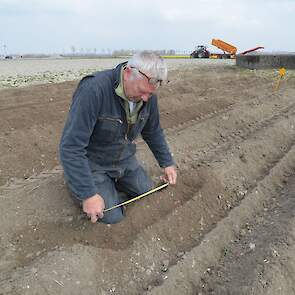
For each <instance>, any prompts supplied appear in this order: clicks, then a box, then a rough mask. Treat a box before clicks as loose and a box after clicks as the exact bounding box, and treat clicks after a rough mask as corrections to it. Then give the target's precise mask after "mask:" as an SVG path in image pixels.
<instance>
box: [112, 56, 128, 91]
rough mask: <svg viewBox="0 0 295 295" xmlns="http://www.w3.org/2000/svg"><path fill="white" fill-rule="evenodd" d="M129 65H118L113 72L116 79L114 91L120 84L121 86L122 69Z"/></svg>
mask: <svg viewBox="0 0 295 295" xmlns="http://www.w3.org/2000/svg"><path fill="white" fill-rule="evenodd" d="M126 65H127V61H125V62H123V63H121V64H118V65H117V66H116V67H115V68H114V70H113V77H114V85H113V86H114V89H116V88H117V87H118V86H119V84H120V80H121V69H122V67H125V66H126Z"/></svg>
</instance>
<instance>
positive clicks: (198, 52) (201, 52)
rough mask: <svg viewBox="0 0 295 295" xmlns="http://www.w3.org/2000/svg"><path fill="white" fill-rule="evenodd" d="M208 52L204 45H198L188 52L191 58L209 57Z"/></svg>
mask: <svg viewBox="0 0 295 295" xmlns="http://www.w3.org/2000/svg"><path fill="white" fill-rule="evenodd" d="M209 56H210V52H209V51H208V49H207V47H206V46H205V45H198V46H197V47H196V49H195V50H194V51H193V52H192V53H191V54H190V57H191V58H209Z"/></svg>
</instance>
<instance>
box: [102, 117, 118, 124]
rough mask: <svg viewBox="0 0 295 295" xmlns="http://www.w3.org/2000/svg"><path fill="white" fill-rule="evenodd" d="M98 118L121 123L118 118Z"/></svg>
mask: <svg viewBox="0 0 295 295" xmlns="http://www.w3.org/2000/svg"><path fill="white" fill-rule="evenodd" d="M98 119H99V120H107V121H112V122H119V123H120V124H123V121H122V120H121V119H118V118H110V117H98Z"/></svg>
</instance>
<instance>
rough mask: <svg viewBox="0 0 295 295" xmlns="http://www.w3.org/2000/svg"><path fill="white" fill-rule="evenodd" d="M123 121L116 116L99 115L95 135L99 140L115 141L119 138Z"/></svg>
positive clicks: (103, 141)
mask: <svg viewBox="0 0 295 295" xmlns="http://www.w3.org/2000/svg"><path fill="white" fill-rule="evenodd" d="M122 126H123V121H122V120H121V119H120V118H116V117H109V116H108V117H98V118H97V124H96V127H95V132H94V136H95V138H96V140H97V141H98V142H101V143H113V142H115V141H117V140H118V139H119V134H120V130H121V129H122Z"/></svg>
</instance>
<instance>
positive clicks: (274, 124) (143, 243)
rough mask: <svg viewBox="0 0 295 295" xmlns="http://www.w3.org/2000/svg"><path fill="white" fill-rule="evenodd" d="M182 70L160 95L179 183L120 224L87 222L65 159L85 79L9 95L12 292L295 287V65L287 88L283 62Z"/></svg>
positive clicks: (4, 156) (1, 194) (1, 97)
mask: <svg viewBox="0 0 295 295" xmlns="http://www.w3.org/2000/svg"><path fill="white" fill-rule="evenodd" d="M179 65H180V66H177V63H176V61H173V62H170V63H169V67H170V69H171V77H170V78H171V83H170V85H169V86H165V87H163V88H161V89H160V90H159V105H160V112H161V123H162V127H163V128H164V129H165V133H166V136H167V140H168V142H169V144H170V146H171V149H172V151H173V154H174V156H175V158H176V161H177V163H178V166H179V167H178V170H179V179H178V183H177V185H176V186H174V187H172V186H170V187H168V188H167V189H166V190H163V191H161V192H159V193H156V194H154V195H152V196H150V197H147V198H145V199H143V200H140V201H138V202H136V203H134V204H132V205H130V206H128V208H127V217H126V218H125V219H124V220H123V222H121V223H120V224H117V225H112V226H107V225H103V224H101V223H97V224H94V225H93V224H91V223H90V222H89V221H88V220H86V219H85V217H84V215H83V214H82V213H81V212H80V211H79V209H78V208H76V207H75V206H74V204H73V203H72V201H71V200H70V198H69V196H68V192H67V189H66V186H65V184H64V181H63V176H62V170H61V168H60V167H59V166H58V165H59V163H58V151H57V148H58V143H59V138H60V135H61V131H62V128H63V124H64V120H65V118H66V114H67V112H68V108H69V104H70V101H71V96H72V93H73V91H74V89H75V86H76V85H77V82H78V81H77V80H75V81H67V82H62V83H51V84H42V85H30V86H26V87H14V88H5V89H2V90H1V91H0V150H1V154H0V185H1V186H0V200H1V202H0V213H1V214H0V223H1V227H0V294H1V295H2V294H30V295H31V294H71V295H74V294H87V295H92V294H93V295H94V294H146V293H148V294H170V295H171V294H195V295H201V294H271V295H274V294H286V295H287V294H288V295H289V294H295V283H294V276H295V255H294V250H295V249H294V240H295V231H294V228H295V207H294V193H295V187H294V180H295V176H294V168H295V146H294V144H295V127H294V126H295V120H294V119H295V102H294V95H295V87H294V86H295V79H294V72H287V75H286V77H285V78H284V79H283V80H282V81H281V85H280V88H279V89H278V91H274V90H273V89H274V81H276V78H277V77H276V75H277V74H276V72H275V71H274V70H269V71H250V70H245V69H239V68H237V67H236V66H235V65H234V63H233V62H232V61H230V62H229V61H223V60H218V61H210V60H206V61H204V60H201V61H198V60H197V61H196V60H191V62H190V60H186V61H185V62H183V61H182V62H180V61H179ZM90 67H92V65H89V68H90ZM93 67H97V65H94V66H93ZM27 74H28V73H27ZM27 74H23V75H27ZM30 74H32V75H33V74H34V73H33V72H32V73H30ZM13 77H15V75H14V76H13ZM26 83H27V84H25V85H29V84H35V83H34V81H33V82H32V83H28V81H27V82H26ZM137 149H138V159H139V160H140V161H141V162H142V163H143V165H144V166H145V167H146V169H147V170H148V171H149V173H150V174H151V175H152V177H153V179H154V180H155V181H157V180H158V179H159V176H160V175H161V170H160V169H159V168H158V167H157V165H156V162H155V160H154V159H153V157H152V155H151V153H150V152H149V150H148V148H147V147H146V145H145V144H144V143H143V142H141V141H139V143H138V147H137Z"/></svg>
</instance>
